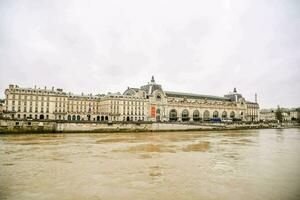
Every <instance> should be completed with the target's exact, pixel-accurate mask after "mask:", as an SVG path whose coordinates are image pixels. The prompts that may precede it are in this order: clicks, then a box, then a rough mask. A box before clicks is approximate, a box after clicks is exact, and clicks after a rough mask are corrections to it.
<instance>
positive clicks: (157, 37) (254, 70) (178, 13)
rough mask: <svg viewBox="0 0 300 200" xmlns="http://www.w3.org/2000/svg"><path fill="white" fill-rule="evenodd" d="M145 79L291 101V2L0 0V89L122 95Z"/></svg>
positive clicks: (298, 18) (298, 26)
mask: <svg viewBox="0 0 300 200" xmlns="http://www.w3.org/2000/svg"><path fill="white" fill-rule="evenodd" d="M152 75H154V76H155V79H156V82H157V83H159V84H161V85H162V87H163V89H165V90H169V91H178V92H191V93H200V94H211V95H218V96H223V95H224V94H225V93H228V92H229V91H232V89H233V87H237V90H238V92H240V93H242V95H243V96H244V97H245V98H246V99H247V100H250V101H254V94H255V92H256V93H257V94H258V100H259V103H260V105H261V107H263V108H264V107H265V108H269V107H276V106H277V105H281V106H284V107H296V106H300V1H299V0H294V1H292V0H291V1H289V0H273V1H271V0H236V1H230V0H223V1H222V0H207V1H204V0H195V1H192V0H188V1H186V0H181V1H177V0H151V1H149V0H147V1H146V0H118V1H117V0H109V1H101V0H95V1H87V0H85V1H79V0H78V1H64V0H56V1H55V0H47V1H44V0H35V1H29V0H28V1H27V0H20V1H17V0H6V1H5V0H0V90H1V91H4V89H5V88H7V87H8V85H9V84H18V85H19V86H24V87H33V86H34V85H37V86H38V87H44V86H47V87H51V86H55V87H56V88H63V89H64V90H65V91H67V92H69V91H71V92H73V93H81V92H84V93H93V94H98V93H107V92H118V91H119V92H121V93H122V92H123V91H124V90H125V89H126V88H127V86H130V87H139V86H141V85H143V84H146V83H147V82H149V81H150V78H151V76H152ZM0 97H2V98H3V97H4V92H1V95H0Z"/></svg>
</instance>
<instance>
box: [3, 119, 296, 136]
mask: <svg viewBox="0 0 300 200" xmlns="http://www.w3.org/2000/svg"><path fill="white" fill-rule="evenodd" d="M297 127H298V128H299V127H300V126H299V124H297V123H285V124H277V123H243V122H238V123H209V122H201V123H183V122H181V123H180V122H177V123H174V122H172V123H171V122H163V123H162V122H161V123H158V122H91V121H80V122H74V121H67V122H66V121H57V120H12V119H0V133H69V132H70V133H71V132H72V133H74V132H78V133H85V132H86V133H107V132H112V133H113V132H160V131H201V130H203V131H208V130H238V129H265V128H297Z"/></svg>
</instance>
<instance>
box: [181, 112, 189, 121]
mask: <svg viewBox="0 0 300 200" xmlns="http://www.w3.org/2000/svg"><path fill="white" fill-rule="evenodd" d="M181 119H182V121H183V122H186V121H189V119H190V118H189V111H188V110H187V109H184V110H183V111H182V113H181Z"/></svg>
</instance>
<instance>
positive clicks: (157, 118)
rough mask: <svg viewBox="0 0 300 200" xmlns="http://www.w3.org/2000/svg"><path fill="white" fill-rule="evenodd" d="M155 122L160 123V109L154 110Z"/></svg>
mask: <svg viewBox="0 0 300 200" xmlns="http://www.w3.org/2000/svg"><path fill="white" fill-rule="evenodd" d="M156 121H157V122H159V121H160V109H159V108H157V109H156Z"/></svg>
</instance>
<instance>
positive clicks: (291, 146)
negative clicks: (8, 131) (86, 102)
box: [0, 129, 300, 200]
mask: <svg viewBox="0 0 300 200" xmlns="http://www.w3.org/2000/svg"><path fill="white" fill-rule="evenodd" d="M0 149H1V151H0V199H16V200H27V199H30V200H35V199H36V200H40V199H46V200H47V199H51V200H52V199H53V200H60V199H63V200H64V199H66V200H76V199H130V200H132V199H164V200H166V199H196V200H199V199H205V200H209V199H214V200H216V199H238V200H239V199H251V200H252V199H263V200H266V199H272V200H273V199H295V200H296V199H300V129H283V130H275V129H265V130H242V131H216V132H163V133H109V134H32V135H31V134H26V135H25V134H24V135H0Z"/></svg>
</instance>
